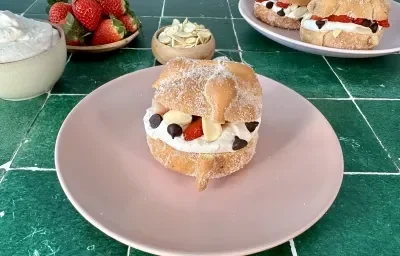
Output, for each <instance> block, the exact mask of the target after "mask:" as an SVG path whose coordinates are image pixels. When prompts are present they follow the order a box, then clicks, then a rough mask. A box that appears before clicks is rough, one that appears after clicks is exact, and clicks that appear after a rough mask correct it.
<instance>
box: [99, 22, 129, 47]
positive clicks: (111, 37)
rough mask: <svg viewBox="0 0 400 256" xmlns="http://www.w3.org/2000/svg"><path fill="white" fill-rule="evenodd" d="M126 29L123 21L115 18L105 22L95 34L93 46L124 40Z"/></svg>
mask: <svg viewBox="0 0 400 256" xmlns="http://www.w3.org/2000/svg"><path fill="white" fill-rule="evenodd" d="M125 33H126V29H125V27H124V24H122V22H121V21H119V20H117V19H116V18H114V17H111V18H110V19H107V20H103V21H102V22H101V23H100V25H99V28H98V29H97V30H96V31H95V32H94V35H93V38H92V45H102V44H110V43H114V42H117V41H120V40H121V39H123V38H124V36H125Z"/></svg>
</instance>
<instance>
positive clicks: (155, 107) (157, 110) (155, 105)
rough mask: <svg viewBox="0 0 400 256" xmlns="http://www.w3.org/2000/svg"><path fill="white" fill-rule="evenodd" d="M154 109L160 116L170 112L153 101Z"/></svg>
mask: <svg viewBox="0 0 400 256" xmlns="http://www.w3.org/2000/svg"><path fill="white" fill-rule="evenodd" d="M152 109H153V112H154V113H157V114H159V115H164V114H165V113H167V112H168V108H166V107H164V106H163V105H162V104H161V103H158V102H157V101H155V100H154V99H153V101H152Z"/></svg>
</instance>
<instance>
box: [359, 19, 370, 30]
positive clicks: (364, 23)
mask: <svg viewBox="0 0 400 256" xmlns="http://www.w3.org/2000/svg"><path fill="white" fill-rule="evenodd" d="M361 25H363V26H364V27H367V28H369V27H370V26H371V25H372V22H371V21H370V20H367V19H365V20H363V22H362V23H361Z"/></svg>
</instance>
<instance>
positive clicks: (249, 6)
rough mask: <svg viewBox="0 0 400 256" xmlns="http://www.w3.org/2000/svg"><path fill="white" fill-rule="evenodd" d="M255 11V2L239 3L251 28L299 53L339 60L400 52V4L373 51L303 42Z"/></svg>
mask: <svg viewBox="0 0 400 256" xmlns="http://www.w3.org/2000/svg"><path fill="white" fill-rule="evenodd" d="M253 10H254V0H240V1H239V11H240V14H241V15H242V16H243V18H244V19H245V20H246V21H247V22H248V23H249V24H250V26H252V27H253V28H254V29H256V30H257V31H258V32H260V33H261V34H263V35H264V36H266V37H268V38H269V39H271V40H273V41H275V42H277V43H279V44H282V45H285V46H287V47H290V48H293V49H296V50H298V51H302V52H308V53H312V54H317V55H324V56H329V57H339V58H370V57H377V56H383V55H388V54H391V53H395V52H400V4H399V3H397V2H394V1H393V2H392V9H391V11H390V15H389V23H390V28H389V29H386V31H385V33H384V35H383V37H382V40H381V41H380V43H379V45H378V46H377V47H376V48H374V49H373V50H346V49H335V48H328V47H324V46H317V45H312V44H308V43H305V42H302V41H301V39H300V34H299V31H292V30H286V29H280V28H275V27H272V26H269V25H267V24H265V23H263V22H261V21H260V20H258V19H257V18H256V17H255V16H254V14H253Z"/></svg>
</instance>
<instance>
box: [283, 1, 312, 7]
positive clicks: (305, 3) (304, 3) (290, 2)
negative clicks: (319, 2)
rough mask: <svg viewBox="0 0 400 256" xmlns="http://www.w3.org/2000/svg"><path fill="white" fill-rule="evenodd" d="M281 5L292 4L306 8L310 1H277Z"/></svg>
mask: <svg viewBox="0 0 400 256" xmlns="http://www.w3.org/2000/svg"><path fill="white" fill-rule="evenodd" d="M279 2H282V3H289V4H294V5H299V6H307V5H308V3H309V2H310V0H286V1H285V0H282V1H279Z"/></svg>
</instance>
